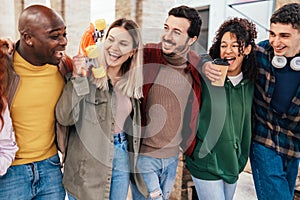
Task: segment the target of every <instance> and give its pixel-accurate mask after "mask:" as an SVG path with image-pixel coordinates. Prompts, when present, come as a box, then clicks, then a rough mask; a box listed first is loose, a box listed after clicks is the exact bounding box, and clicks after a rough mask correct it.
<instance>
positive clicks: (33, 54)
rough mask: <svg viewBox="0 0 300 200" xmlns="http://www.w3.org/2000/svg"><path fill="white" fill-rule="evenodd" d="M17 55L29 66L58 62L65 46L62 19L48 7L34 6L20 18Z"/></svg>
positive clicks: (64, 28)
mask: <svg viewBox="0 0 300 200" xmlns="http://www.w3.org/2000/svg"><path fill="white" fill-rule="evenodd" d="M19 31H20V35H21V40H20V48H19V49H18V51H19V53H20V54H21V55H22V56H23V57H24V58H25V59H26V60H27V61H28V62H30V63H31V64H33V65H37V66H42V65H45V64H53V65H56V64H58V63H59V62H60V60H61V58H62V56H63V52H64V50H65V48H66V45H67V37H66V35H67V34H66V26H65V24H64V21H63V20H62V18H61V17H60V16H59V15H58V14H57V13H55V12H54V11H53V10H51V9H49V8H48V7H45V6H41V5H34V6H30V7H28V8H27V9H26V10H25V11H24V12H23V13H22V14H21V16H20V19H19Z"/></svg>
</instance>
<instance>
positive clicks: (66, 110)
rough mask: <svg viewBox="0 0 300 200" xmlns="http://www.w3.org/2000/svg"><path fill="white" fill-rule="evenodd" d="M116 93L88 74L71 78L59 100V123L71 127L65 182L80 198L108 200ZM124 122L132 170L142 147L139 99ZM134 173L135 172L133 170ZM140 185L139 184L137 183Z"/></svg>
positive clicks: (65, 165) (66, 187) (68, 188)
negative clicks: (95, 83)
mask: <svg viewBox="0 0 300 200" xmlns="http://www.w3.org/2000/svg"><path fill="white" fill-rule="evenodd" d="M114 101H115V93H114V91H113V88H112V87H111V86H110V89H109V90H108V91H103V90H100V89H97V88H96V87H95V85H94V84H92V83H91V82H90V81H88V79H87V78H85V77H78V78H75V79H72V80H69V81H68V82H67V84H66V85H65V88H64V91H63V94H62V96H61V98H60V100H59V101H58V103H57V107H56V117H57V120H58V122H59V123H61V124H62V125H64V126H70V132H69V135H68V140H67V151H66V157H65V164H64V176H63V185H64V187H65V189H66V190H67V192H69V193H70V194H72V195H73V196H74V197H75V198H76V199H77V200H83V199H84V200H86V199H88V200H93V199H95V200H102V199H109V193H110V185H111V176H112V161H113V154H114V149H113V148H114V139H113V135H114V123H115V122H114V117H113V116H114V114H115V109H116V107H115V103H114ZM131 102H132V105H133V111H132V113H131V115H130V117H128V119H127V120H126V122H125V127H124V130H125V132H126V133H127V136H128V151H129V158H130V164H131V169H134V167H135V163H136V158H137V155H138V151H139V147H140V135H141V126H140V121H141V116H140V102H139V100H137V99H131ZM132 172H134V171H132ZM138 187H139V186H138Z"/></svg>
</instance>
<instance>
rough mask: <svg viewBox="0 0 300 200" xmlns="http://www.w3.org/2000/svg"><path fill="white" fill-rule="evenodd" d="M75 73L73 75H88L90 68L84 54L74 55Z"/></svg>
mask: <svg viewBox="0 0 300 200" xmlns="http://www.w3.org/2000/svg"><path fill="white" fill-rule="evenodd" d="M73 63H74V66H73V73H72V77H78V76H83V77H86V76H87V75H88V68H87V65H86V62H85V57H84V56H83V55H80V54H78V55H76V56H74V57H73Z"/></svg>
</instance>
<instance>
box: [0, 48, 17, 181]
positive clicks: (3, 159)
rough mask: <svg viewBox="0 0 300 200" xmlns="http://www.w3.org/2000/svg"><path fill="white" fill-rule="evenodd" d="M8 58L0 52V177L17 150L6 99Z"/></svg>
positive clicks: (4, 172)
mask: <svg viewBox="0 0 300 200" xmlns="http://www.w3.org/2000/svg"><path fill="white" fill-rule="evenodd" d="M7 62H8V57H7V55H6V54H4V51H3V50H1V51H0V66H1V67H0V176H4V175H5V174H6V171H7V169H8V168H9V166H10V165H11V163H12V162H13V160H14V158H15V155H16V152H17V150H18V147H17V144H16V139H15V133H14V130H13V126H12V121H11V118H10V112H9V109H8V104H7V97H6V93H5V91H6V83H7V73H6V68H5V67H4V66H7V65H6V63H7Z"/></svg>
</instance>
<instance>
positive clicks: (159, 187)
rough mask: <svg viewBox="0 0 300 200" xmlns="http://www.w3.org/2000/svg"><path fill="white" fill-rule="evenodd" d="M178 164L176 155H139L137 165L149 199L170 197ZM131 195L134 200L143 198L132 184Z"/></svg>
mask: <svg viewBox="0 0 300 200" xmlns="http://www.w3.org/2000/svg"><path fill="white" fill-rule="evenodd" d="M177 165H178V155H176V156H173V157H170V158H152V157H149V156H144V155H140V156H139V157H138V161H137V167H138V170H139V172H140V173H141V174H142V177H143V179H144V182H145V184H146V186H147V189H148V192H149V194H150V196H149V200H152V199H155V200H165V199H169V198H170V194H171V192H172V189H173V186H174V182H175V178H176V169H177ZM131 189H132V197H133V199H134V200H142V199H145V198H144V197H143V196H142V194H141V193H140V192H139V191H138V190H137V188H136V186H135V185H132V187H131Z"/></svg>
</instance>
